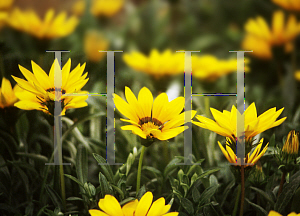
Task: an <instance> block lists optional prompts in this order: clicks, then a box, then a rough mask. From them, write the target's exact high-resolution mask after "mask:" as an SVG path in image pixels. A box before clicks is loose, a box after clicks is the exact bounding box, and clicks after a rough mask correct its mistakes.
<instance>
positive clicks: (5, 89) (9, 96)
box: [0, 77, 22, 109]
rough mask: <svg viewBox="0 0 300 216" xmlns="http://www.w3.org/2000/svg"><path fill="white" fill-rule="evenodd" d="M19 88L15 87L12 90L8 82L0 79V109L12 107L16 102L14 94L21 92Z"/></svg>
mask: <svg viewBox="0 0 300 216" xmlns="http://www.w3.org/2000/svg"><path fill="white" fill-rule="evenodd" d="M21 91H22V90H21V88H20V87H19V86H18V85H15V87H14V88H12V87H11V84H10V82H9V80H7V79H6V78H4V77H3V78H2V84H1V88H0V108H2V109H3V108H6V107H12V106H14V103H15V102H17V101H18V98H17V97H16V95H15V94H16V92H21Z"/></svg>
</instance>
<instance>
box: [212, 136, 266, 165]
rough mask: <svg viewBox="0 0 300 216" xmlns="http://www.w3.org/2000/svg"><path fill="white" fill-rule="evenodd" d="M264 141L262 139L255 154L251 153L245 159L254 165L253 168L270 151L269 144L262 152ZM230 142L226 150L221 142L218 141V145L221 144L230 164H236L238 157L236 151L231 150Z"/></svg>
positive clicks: (254, 151)
mask: <svg viewBox="0 0 300 216" xmlns="http://www.w3.org/2000/svg"><path fill="white" fill-rule="evenodd" d="M263 141H264V139H263V138H262V139H261V140H260V141H259V143H258V145H257V146H256V148H255V149H254V150H253V152H252V153H251V152H249V153H248V154H247V156H246V158H244V162H245V163H248V164H252V165H251V166H253V165H254V164H255V163H256V162H257V161H258V160H259V159H260V158H261V157H262V156H263V155H264V154H265V152H266V151H267V149H268V145H269V143H268V144H267V145H266V146H265V147H264V149H263V150H261V146H262V144H263ZM228 142H230V141H229V140H228V138H227V141H226V147H225V149H224V147H223V146H222V144H221V143H220V142H219V141H218V144H219V147H220V149H221V151H222V152H223V154H224V156H225V157H226V159H227V160H228V161H229V163H236V162H237V156H236V154H235V153H234V151H233V150H232V149H231V148H230V145H229V144H228ZM260 150H261V151H260ZM246 166H248V165H246Z"/></svg>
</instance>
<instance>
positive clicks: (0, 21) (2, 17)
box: [0, 11, 8, 29]
mask: <svg viewBox="0 0 300 216" xmlns="http://www.w3.org/2000/svg"><path fill="white" fill-rule="evenodd" d="M7 17H8V13H7V12H3V11H0V29H1V28H2V27H3V26H4V25H5V23H6V21H7Z"/></svg>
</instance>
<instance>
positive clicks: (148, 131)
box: [114, 87, 196, 140]
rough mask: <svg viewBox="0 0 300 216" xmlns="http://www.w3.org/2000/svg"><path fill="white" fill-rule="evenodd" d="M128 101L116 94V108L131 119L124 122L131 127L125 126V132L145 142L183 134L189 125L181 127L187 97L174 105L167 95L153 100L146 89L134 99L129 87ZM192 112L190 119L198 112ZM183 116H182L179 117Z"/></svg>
mask: <svg viewBox="0 0 300 216" xmlns="http://www.w3.org/2000/svg"><path fill="white" fill-rule="evenodd" d="M125 97H126V100H127V102H128V103H127V102H125V101H124V100H123V99H122V98H121V97H120V96H118V95H116V94H114V102H115V106H116V108H117V109H118V110H119V111H120V113H122V114H123V115H124V116H126V117H127V118H129V119H121V120H122V121H125V122H129V123H131V124H132V125H126V126H122V127H121V129H122V130H131V131H132V132H133V133H134V134H136V135H139V136H140V137H142V138H143V139H147V138H150V139H151V138H157V139H159V140H168V139H171V138H173V137H175V136H177V135H178V134H180V133H182V132H183V131H184V130H185V129H187V128H188V127H187V126H181V125H183V124H184V123H185V122H187V120H186V121H185V112H184V113H181V112H182V110H183V108H184V97H178V98H176V99H174V100H172V101H171V102H169V100H168V95H167V94H166V93H161V94H160V95H158V96H157V97H156V99H155V100H154V101H153V96H152V93H151V92H150V90H149V89H148V88H146V87H143V88H142V89H141V90H140V92H139V95H138V99H137V98H136V97H135V96H134V94H133V93H132V91H131V90H130V88H128V87H126V88H125ZM188 112H191V113H190V115H191V118H193V117H194V116H195V114H196V111H194V110H192V111H188ZM180 113H181V114H180Z"/></svg>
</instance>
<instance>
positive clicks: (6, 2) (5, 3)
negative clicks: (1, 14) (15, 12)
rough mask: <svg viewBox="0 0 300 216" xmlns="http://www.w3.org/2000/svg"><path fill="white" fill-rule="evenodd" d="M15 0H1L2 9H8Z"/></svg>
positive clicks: (0, 7) (0, 6)
mask: <svg viewBox="0 0 300 216" xmlns="http://www.w3.org/2000/svg"><path fill="white" fill-rule="evenodd" d="M12 3H13V0H4V1H0V10H6V9H8V8H10V7H11V5H12Z"/></svg>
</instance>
